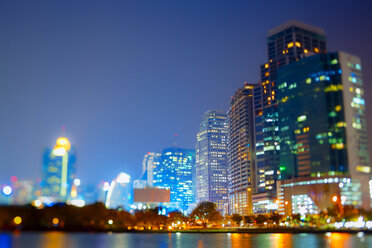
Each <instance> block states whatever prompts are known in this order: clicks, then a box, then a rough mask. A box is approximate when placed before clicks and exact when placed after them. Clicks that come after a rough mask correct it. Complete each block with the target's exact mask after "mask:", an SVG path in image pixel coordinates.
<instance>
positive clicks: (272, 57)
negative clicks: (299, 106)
mask: <svg viewBox="0 0 372 248" xmlns="http://www.w3.org/2000/svg"><path fill="white" fill-rule="evenodd" d="M326 45H327V44H326V36H325V33H324V31H323V30H322V29H320V28H317V27H313V26H310V25H307V24H304V23H301V22H298V21H289V22H287V23H285V24H283V25H280V26H278V27H276V28H274V29H272V30H270V31H269V32H268V36H267V51H268V62H267V63H265V64H264V65H261V92H260V94H257V93H258V92H256V94H255V106H256V109H255V113H256V141H255V143H256V154H257V178H258V180H257V192H258V193H260V192H266V193H270V194H271V195H272V197H275V193H276V190H275V184H276V180H277V171H278V168H279V167H278V166H279V152H280V146H279V123H278V101H277V96H276V93H277V92H276V91H277V83H276V80H277V77H278V69H279V68H281V67H283V66H285V65H288V64H291V63H294V62H296V61H298V60H300V59H301V58H302V56H303V55H305V54H310V53H325V52H326V49H327V47H326Z"/></svg>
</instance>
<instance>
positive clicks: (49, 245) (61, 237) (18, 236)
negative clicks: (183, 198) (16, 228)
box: [0, 232, 372, 248]
mask: <svg viewBox="0 0 372 248" xmlns="http://www.w3.org/2000/svg"><path fill="white" fill-rule="evenodd" d="M3 247H4V248H10V247H12V248H13V247H15V248H23V247H41V248H60V247H99V248H104V247H136V248H139V247H150V248H151V247H160V248H169V247H185V248H186V247H198V248H206V247H229V248H238V247H247V248H249V247H257V248H264V247H265V248H266V247H273V248H297V247H306V248H310V247H328V248H342V247H358V248H364V247H372V235H367V234H362V233H361V234H359V235H356V234H347V233H327V234H305V233H303V234H288V233H271V234H247V233H169V234H168V233H162V234H155V233H153V234H151V233H113V234H107V233H94V234H93V233H62V232H45V233H35V232H21V233H2V234H0V248H3Z"/></svg>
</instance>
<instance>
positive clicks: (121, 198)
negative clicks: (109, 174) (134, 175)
mask: <svg viewBox="0 0 372 248" xmlns="http://www.w3.org/2000/svg"><path fill="white" fill-rule="evenodd" d="M132 203H133V187H132V180H131V177H130V176H129V175H128V174H126V173H124V172H121V173H120V174H119V175H118V176H117V177H116V178H115V180H113V181H112V182H111V183H110V186H109V187H108V189H107V194H106V201H105V206H106V208H122V209H124V210H127V211H128V210H130V206H131V205H132Z"/></svg>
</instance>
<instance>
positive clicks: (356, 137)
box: [277, 52, 371, 209]
mask: <svg viewBox="0 0 372 248" xmlns="http://www.w3.org/2000/svg"><path fill="white" fill-rule="evenodd" d="M278 75H279V76H278V79H277V83H278V90H277V96H278V101H279V107H278V110H279V120H280V121H279V127H280V132H279V137H280V148H281V151H280V165H279V171H280V173H281V175H282V178H287V179H288V178H299V177H319V176H333V175H349V176H351V179H352V180H354V181H359V182H360V183H362V184H363V185H368V181H369V178H370V176H371V168H370V158H369V153H368V137H367V125H366V117H365V100H364V90H363V81H362V75H361V61H360V58H358V57H356V56H353V55H350V54H346V53H344V52H338V53H326V54H318V55H312V56H309V57H307V58H304V59H302V60H299V61H298V62H296V63H293V64H291V65H288V66H285V67H283V68H281V69H280V70H279V73H278ZM315 103H316V104H315ZM360 190H361V191H362V194H363V195H362V199H365V200H366V201H365V202H364V203H363V207H364V208H366V209H367V208H369V207H370V206H369V205H370V201H369V198H370V197H369V189H368V187H361V189H360Z"/></svg>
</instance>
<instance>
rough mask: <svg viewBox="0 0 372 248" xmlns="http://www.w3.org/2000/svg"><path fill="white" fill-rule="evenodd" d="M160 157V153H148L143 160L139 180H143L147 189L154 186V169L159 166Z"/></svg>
mask: <svg viewBox="0 0 372 248" xmlns="http://www.w3.org/2000/svg"><path fill="white" fill-rule="evenodd" d="M160 156H161V154H160V153H155V152H148V153H147V154H146V155H145V157H144V158H143V162H142V176H141V180H145V181H146V186H148V187H152V186H154V169H155V168H156V167H157V166H159V159H160Z"/></svg>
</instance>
